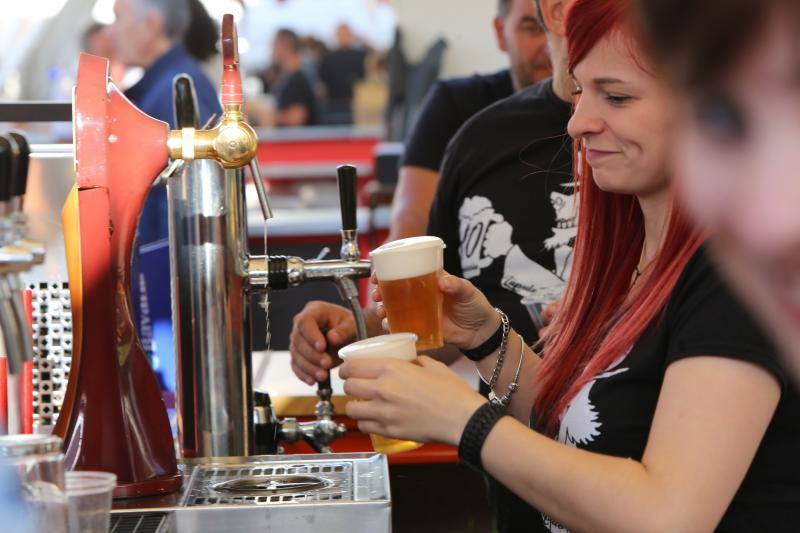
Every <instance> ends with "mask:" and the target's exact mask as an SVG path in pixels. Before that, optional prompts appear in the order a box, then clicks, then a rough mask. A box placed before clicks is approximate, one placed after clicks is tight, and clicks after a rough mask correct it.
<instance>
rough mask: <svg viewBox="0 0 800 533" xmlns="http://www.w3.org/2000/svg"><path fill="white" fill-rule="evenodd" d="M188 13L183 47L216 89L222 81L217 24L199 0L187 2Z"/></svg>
mask: <svg viewBox="0 0 800 533" xmlns="http://www.w3.org/2000/svg"><path fill="white" fill-rule="evenodd" d="M189 11H190V20H191V22H190V23H189V28H188V29H187V30H186V36H185V37H184V38H183V46H184V47H185V48H186V51H187V52H188V53H189V55H191V56H192V57H193V58H195V59H196V60H197V62H198V63H200V66H201V67H202V68H203V72H204V73H205V74H206V76H207V77H208V79H209V80H210V81H211V82H212V84H213V85H214V86H215V87H216V86H217V85H219V83H220V82H221V81H222V56H221V55H220V54H219V52H218V50H217V46H218V45H219V28H218V25H217V22H216V21H215V20H214V19H213V18H211V15H209V14H208V11H207V10H206V7H205V6H204V5H203V2H201V1H200V0H189ZM201 126H202V124H201Z"/></svg>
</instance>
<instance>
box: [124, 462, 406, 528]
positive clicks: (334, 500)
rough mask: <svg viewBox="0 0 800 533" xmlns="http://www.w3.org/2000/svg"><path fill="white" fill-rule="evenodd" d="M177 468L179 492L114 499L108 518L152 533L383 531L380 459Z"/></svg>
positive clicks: (387, 520)
mask: <svg viewBox="0 0 800 533" xmlns="http://www.w3.org/2000/svg"><path fill="white" fill-rule="evenodd" d="M182 470H183V473H184V483H183V487H182V489H181V490H180V491H179V492H176V493H174V494H170V495H166V496H163V497H159V498H141V499H128V500H115V501H114V509H113V511H112V520H113V521H114V522H115V523H118V522H120V521H121V520H125V521H127V522H129V523H133V522H136V521H140V522H141V521H143V519H145V520H146V519H148V517H149V519H150V522H151V523H152V528H151V529H148V530H147V531H150V532H152V533H156V532H159V533H164V532H166V531H169V532H173V533H183V532H187V533H188V532H197V533H205V532H209V533H210V532H219V531H225V532H226V533H236V532H245V531H247V532H250V531H269V532H270V533H304V532H308V533H311V532H316V531H325V533H352V532H362V531H363V532H370V533H373V532H375V533H380V532H387V533H388V532H390V531H391V493H390V489H389V470H388V464H387V461H386V456H385V455H379V454H375V453H355V454H319V455H276V456H254V457H247V458H240V457H231V458H219V459H213V460H206V461H204V462H202V463H199V464H186V465H183V466H182ZM161 513H163V515H161ZM162 522H163V524H162ZM142 533H144V530H142Z"/></svg>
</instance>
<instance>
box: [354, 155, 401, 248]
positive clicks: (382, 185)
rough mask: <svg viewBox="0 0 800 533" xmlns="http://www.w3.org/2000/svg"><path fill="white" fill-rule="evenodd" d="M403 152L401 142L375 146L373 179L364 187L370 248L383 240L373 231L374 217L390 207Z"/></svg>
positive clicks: (374, 226)
mask: <svg viewBox="0 0 800 533" xmlns="http://www.w3.org/2000/svg"><path fill="white" fill-rule="evenodd" d="M404 152H405V145H404V144H403V143H401V142H382V143H379V144H378V145H376V146H375V151H374V154H375V167H374V168H375V179H374V180H371V181H370V182H369V183H367V184H366V185H365V187H364V196H365V197H366V203H367V205H368V206H369V227H370V232H369V239H370V243H369V244H370V247H373V248H374V247H375V246H378V245H379V244H381V241H382V240H383V237H382V236H381V232H380V231H376V230H375V229H374V228H377V227H378V225H379V224H378V223H377V220H376V215H377V213H378V210H379V209H380V208H382V207H389V206H391V205H392V199H393V198H394V191H395V188H396V187H397V178H398V175H399V172H400V161H401V160H402V158H403V153H404Z"/></svg>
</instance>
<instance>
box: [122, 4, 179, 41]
mask: <svg viewBox="0 0 800 533" xmlns="http://www.w3.org/2000/svg"><path fill="white" fill-rule="evenodd" d="M134 4H135V5H136V7H137V9H138V11H139V14H140V15H142V14H144V13H146V12H147V11H148V10H156V11H158V12H159V14H161V19H162V24H163V25H164V34H165V35H166V36H167V38H168V39H169V40H170V41H172V42H173V43H178V42H181V41H183V38H184V36H185V35H186V30H187V29H188V28H189V21H190V12H189V2H188V0H135V2H134Z"/></svg>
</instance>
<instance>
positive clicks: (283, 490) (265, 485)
mask: <svg viewBox="0 0 800 533" xmlns="http://www.w3.org/2000/svg"><path fill="white" fill-rule="evenodd" d="M352 500H353V463H352V462H350V461H348V462H344V461H331V462H318V463H317V462H315V463H296V462H286V463H270V464H269V465H265V464H261V465H252V464H251V465H224V466H223V465H216V466H198V467H197V468H195V469H194V472H193V473H192V478H191V480H190V482H189V489H188V490H187V493H186V500H185V502H184V505H185V506H187V507H193V506H206V505H274V504H285V503H301V502H303V503H305V502H309V503H310V502H321V501H337V502H342V501H352Z"/></svg>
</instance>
